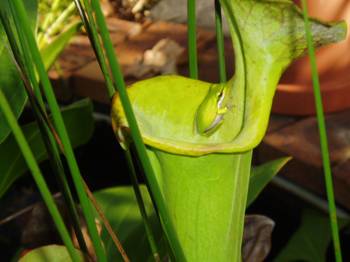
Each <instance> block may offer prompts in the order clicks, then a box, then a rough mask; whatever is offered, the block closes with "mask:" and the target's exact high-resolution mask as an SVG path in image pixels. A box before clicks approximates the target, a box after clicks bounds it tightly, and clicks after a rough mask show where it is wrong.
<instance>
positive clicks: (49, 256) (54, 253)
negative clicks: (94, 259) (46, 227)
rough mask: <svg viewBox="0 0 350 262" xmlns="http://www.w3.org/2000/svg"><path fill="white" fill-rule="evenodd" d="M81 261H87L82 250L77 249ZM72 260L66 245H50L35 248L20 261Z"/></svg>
mask: <svg viewBox="0 0 350 262" xmlns="http://www.w3.org/2000/svg"><path fill="white" fill-rule="evenodd" d="M76 252H77V254H78V256H79V257H80V259H81V260H80V261H85V260H84V256H83V254H82V253H81V252H79V251H78V250H76ZM48 261H50V262H70V261H72V260H71V258H70V256H69V253H68V251H67V248H66V247H65V246H58V245H49V246H43V247H40V248H36V249H33V250H32V251H30V252H28V253H27V254H26V255H25V256H24V257H22V258H21V259H20V260H19V262H48Z"/></svg>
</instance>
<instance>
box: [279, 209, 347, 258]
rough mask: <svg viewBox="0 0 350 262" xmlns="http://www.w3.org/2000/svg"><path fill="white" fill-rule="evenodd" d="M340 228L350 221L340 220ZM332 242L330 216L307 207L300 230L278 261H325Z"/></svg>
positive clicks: (280, 254) (290, 240)
mask: <svg viewBox="0 0 350 262" xmlns="http://www.w3.org/2000/svg"><path fill="white" fill-rule="evenodd" d="M339 222H340V224H339V225H340V228H342V227H344V226H345V225H347V224H348V223H349V221H346V220H340V221H339ZM330 243H331V229H330V227H329V218H328V217H327V216H326V215H325V214H323V213H321V212H319V211H316V210H314V209H305V210H304V212H303V216H302V222H301V225H300V226H299V228H298V230H297V231H296V232H295V233H294V234H293V236H292V237H291V238H290V239H289V241H288V243H287V245H286V246H285V247H284V248H283V249H282V251H281V252H280V253H279V254H278V256H277V257H276V259H275V261H276V262H292V261H304V262H314V261H317V262H325V261H326V251H327V248H328V247H329V244H330Z"/></svg>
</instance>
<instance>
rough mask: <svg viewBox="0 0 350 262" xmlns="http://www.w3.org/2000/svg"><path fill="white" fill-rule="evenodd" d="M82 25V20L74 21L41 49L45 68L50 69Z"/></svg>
mask: <svg viewBox="0 0 350 262" xmlns="http://www.w3.org/2000/svg"><path fill="white" fill-rule="evenodd" d="M80 27H81V23H80V22H75V23H72V24H71V25H69V26H68V27H67V28H66V29H65V31H63V32H61V33H60V34H59V35H57V36H56V37H54V38H53V40H52V41H51V42H50V44H48V45H46V46H45V47H44V48H43V49H41V56H42V57H43V59H44V64H45V68H47V69H49V68H50V66H51V65H52V64H53V63H54V62H55V61H56V59H57V58H58V56H59V54H60V53H61V52H62V50H63V49H64V48H65V47H66V45H67V44H68V43H69V41H70V40H71V38H72V37H73V36H74V35H75V34H76V33H77V32H78V31H79V30H80Z"/></svg>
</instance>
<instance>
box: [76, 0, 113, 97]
mask: <svg viewBox="0 0 350 262" xmlns="http://www.w3.org/2000/svg"><path fill="white" fill-rule="evenodd" d="M73 1H74V3H75V6H76V7H77V9H78V12H79V15H80V17H81V20H82V21H83V23H84V25H85V28H86V31H87V33H88V37H89V40H90V43H91V45H92V47H93V49H94V51H95V54H96V56H97V61H98V63H99V65H100V68H101V71H102V73H103V76H104V78H105V81H106V87H107V93H108V97H109V98H110V99H111V98H112V97H113V95H114V93H115V89H114V87H113V82H112V80H111V75H110V72H109V70H108V66H107V63H106V57H105V54H104V52H103V49H102V47H101V42H100V38H99V36H98V33H97V27H96V23H95V20H94V16H93V14H92V10H91V7H90V4H89V3H88V2H87V0H84V4H85V7H86V11H87V14H88V17H86V15H85V12H84V8H83V6H82V4H81V2H80V0H73Z"/></svg>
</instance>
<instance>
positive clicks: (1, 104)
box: [0, 89, 79, 261]
mask: <svg viewBox="0 0 350 262" xmlns="http://www.w3.org/2000/svg"><path fill="white" fill-rule="evenodd" d="M0 108H1V110H2V112H3V114H4V116H5V118H6V120H7V122H8V124H9V126H10V127H11V129H12V132H13V135H14V137H15V139H16V141H17V143H18V146H19V148H20V149H21V151H22V153H23V156H24V159H25V161H26V163H27V165H28V167H29V169H30V171H31V173H32V175H33V178H34V180H35V182H36V184H37V186H38V188H39V191H40V193H41V195H42V197H43V199H44V202H45V204H46V206H47V208H48V210H49V212H50V214H51V216H52V218H53V220H54V222H55V225H56V227H57V230H58V233H59V234H60V236H61V238H62V241H63V243H64V244H65V246H66V247H67V249H68V252H69V254H70V256H71V258H72V260H73V261H79V257H78V255H77V253H76V250H75V248H74V246H73V242H72V240H71V238H70V236H69V233H68V230H67V228H66V226H65V224H64V222H63V219H62V217H61V215H60V213H59V211H58V209H57V206H56V204H55V201H54V199H53V197H52V195H51V193H50V191H49V189H48V187H47V184H46V182H45V180H44V178H43V176H42V174H41V171H40V169H39V166H38V164H37V163H36V160H35V157H34V155H33V153H32V151H31V149H30V147H29V145H28V142H27V141H26V139H25V137H24V134H23V132H22V130H21V129H20V127H19V125H18V123H17V120H16V117H15V116H14V114H13V112H12V110H11V107H10V105H9V103H8V101H7V99H6V97H5V95H4V93H3V91H2V90H1V89H0Z"/></svg>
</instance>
